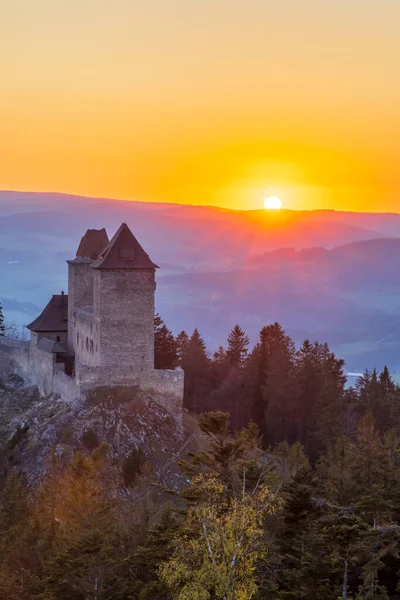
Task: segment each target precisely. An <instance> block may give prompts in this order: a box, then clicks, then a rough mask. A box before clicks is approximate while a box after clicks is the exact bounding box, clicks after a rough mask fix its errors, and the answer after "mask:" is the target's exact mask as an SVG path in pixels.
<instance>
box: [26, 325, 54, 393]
mask: <svg viewBox="0 0 400 600" xmlns="http://www.w3.org/2000/svg"><path fill="white" fill-rule="evenodd" d="M36 343H37V335H36V334H32V339H31V351H30V354H31V357H30V358H31V365H32V378H33V383H35V384H36V385H37V386H38V388H39V392H40V394H41V395H42V396H48V395H49V394H52V393H53V373H54V364H55V355H54V354H51V353H50V352H44V351H43V350H40V349H39V348H38V347H37V345H36Z"/></svg>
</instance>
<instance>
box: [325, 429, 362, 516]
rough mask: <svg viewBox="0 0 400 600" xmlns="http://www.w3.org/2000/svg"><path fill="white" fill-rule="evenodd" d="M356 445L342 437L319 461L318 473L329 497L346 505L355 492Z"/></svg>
mask: <svg viewBox="0 0 400 600" xmlns="http://www.w3.org/2000/svg"><path fill="white" fill-rule="evenodd" d="M354 453H355V447H354V446H353V444H351V443H350V442H349V441H348V440H347V439H345V438H343V437H340V438H338V439H337V440H336V443H335V444H334V445H333V446H332V447H331V448H330V449H329V450H328V452H327V453H326V454H324V455H323V456H321V457H320V459H319V461H318V473H319V475H320V477H321V479H322V481H323V482H324V486H325V489H326V492H327V494H328V498H329V499H330V500H333V501H334V502H338V503H339V505H341V506H345V505H346V504H347V503H348V502H349V501H350V499H351V498H352V495H353V492H354V473H353V462H354Z"/></svg>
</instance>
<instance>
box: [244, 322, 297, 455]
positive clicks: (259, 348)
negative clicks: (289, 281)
mask: <svg viewBox="0 0 400 600" xmlns="http://www.w3.org/2000/svg"><path fill="white" fill-rule="evenodd" d="M294 356H295V348H294V343H293V341H292V340H291V338H290V337H289V336H287V335H286V334H285V332H284V330H283V329H282V327H281V325H279V323H274V324H273V325H268V326H267V327H264V328H263V329H262V330H261V331H260V335H259V342H258V344H257V345H256V346H255V348H254V350H253V352H252V353H251V356H250V358H249V363H248V377H249V379H250V380H251V381H252V385H251V388H252V408H253V415H252V416H253V420H254V421H255V422H256V423H257V425H258V426H259V428H260V431H261V432H262V434H263V443H264V445H268V443H277V442H280V441H281V440H282V439H284V440H285V439H288V438H289V432H290V429H291V423H290V409H291V403H292V400H293V387H292V386H293V372H294Z"/></svg>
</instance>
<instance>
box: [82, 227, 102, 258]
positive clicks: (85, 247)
mask: <svg viewBox="0 0 400 600" xmlns="http://www.w3.org/2000/svg"><path fill="white" fill-rule="evenodd" d="M108 242H109V239H108V235H107V232H106V230H105V229H104V228H103V229H88V230H87V232H86V233H85V235H84V236H83V238H82V239H81V242H80V244H79V247H78V250H77V253H76V257H77V258H91V259H92V260H96V258H98V257H99V255H100V254H101V252H102V250H104V248H105V247H106V246H107V244H108Z"/></svg>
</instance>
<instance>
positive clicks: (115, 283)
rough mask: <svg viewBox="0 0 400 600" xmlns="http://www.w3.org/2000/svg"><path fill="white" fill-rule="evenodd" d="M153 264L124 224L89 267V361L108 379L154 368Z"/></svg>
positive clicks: (146, 371)
mask: <svg viewBox="0 0 400 600" xmlns="http://www.w3.org/2000/svg"><path fill="white" fill-rule="evenodd" d="M156 268H158V267H157V265H156V264H154V263H153V262H152V261H151V260H150V258H149V256H148V255H147V254H146V252H145V251H144V250H143V248H142V246H141V245H140V244H139V242H138V241H137V239H136V238H135V236H134V235H133V233H132V232H131V230H130V229H129V227H128V226H127V225H126V224H125V223H123V224H122V225H121V227H120V228H119V229H118V231H117V233H116V234H115V235H114V237H113V238H112V240H111V241H110V242H109V243H108V244H107V246H106V247H105V248H104V249H103V250H102V252H101V253H100V255H99V257H98V259H97V260H96V261H94V262H93V263H92V264H91V266H90V271H91V272H92V273H93V321H92V322H93V352H94V355H95V362H94V363H93V364H94V365H95V366H97V367H100V369H101V372H102V373H103V375H105V376H106V377H107V376H109V377H110V380H112V379H113V378H114V379H115V378H116V379H119V380H123V379H129V377H131V376H135V375H140V374H142V373H149V372H150V371H152V370H153V369H154V292H155V288H156V284H155V269H156Z"/></svg>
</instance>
